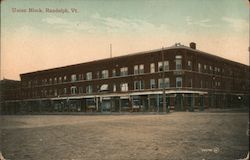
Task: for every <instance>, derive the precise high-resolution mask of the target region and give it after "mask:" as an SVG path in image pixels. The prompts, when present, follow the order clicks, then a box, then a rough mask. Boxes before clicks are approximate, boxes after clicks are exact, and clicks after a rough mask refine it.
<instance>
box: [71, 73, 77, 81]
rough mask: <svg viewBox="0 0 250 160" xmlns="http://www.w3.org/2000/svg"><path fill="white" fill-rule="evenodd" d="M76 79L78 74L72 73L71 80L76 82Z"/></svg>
mask: <svg viewBox="0 0 250 160" xmlns="http://www.w3.org/2000/svg"><path fill="white" fill-rule="evenodd" d="M75 81H76V74H72V75H71V82H75Z"/></svg>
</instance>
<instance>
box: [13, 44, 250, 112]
mask: <svg viewBox="0 0 250 160" xmlns="http://www.w3.org/2000/svg"><path fill="white" fill-rule="evenodd" d="M20 77H21V95H20V96H21V99H20V100H19V101H18V102H16V101H15V103H16V105H17V106H19V110H18V111H19V112H132V111H137V112H166V111H168V110H169V109H173V110H189V111H193V110H194V109H199V110H204V109H205V108H216V107H220V108H222V107H223V108H224V107H243V106H248V104H249V92H248V90H249V66H247V65H244V64H240V63H237V62H233V61H230V60H227V59H224V58H221V57H218V56H215V55H211V54H208V53H206V52H202V51H199V50H197V49H196V44H195V43H193V42H192V43H190V47H187V46H183V45H181V44H178V43H177V44H175V45H174V46H171V47H167V48H162V49H156V50H151V51H145V52H140V53H135V54H129V55H125V56H119V57H114V58H107V59H102V60H96V61H91V62H86V63H81V64H75V65H70V66H65V67H59V68H53V69H48V70H42V71H36V72H31V73H25V74H21V75H20ZM163 97H165V99H164V98H163Z"/></svg>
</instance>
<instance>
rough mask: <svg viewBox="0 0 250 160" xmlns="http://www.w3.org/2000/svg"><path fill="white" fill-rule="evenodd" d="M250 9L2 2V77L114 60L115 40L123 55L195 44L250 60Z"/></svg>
mask: <svg viewBox="0 0 250 160" xmlns="http://www.w3.org/2000/svg"><path fill="white" fill-rule="evenodd" d="M29 9H36V10H39V9H40V11H42V12H32V11H31V10H30V11H29ZM48 9H49V10H56V9H57V10H60V9H61V11H62V9H63V10H67V12H59V11H58V12H49V11H48ZM249 9H250V5H249V2H248V0H209V1H208V0H127V1H123V0H71V1H67V0H2V1H1V75H0V78H1V79H3V78H5V79H15V80H19V79H20V77H19V75H20V74H22V73H27V72H32V71H37V70H43V69H49V68H54V67H61V66H65V65H71V64H76V63H82V62H88V61H91V60H97V59H103V58H108V57H110V44H112V56H113V57H115V56H120V55H125V54H130V53H135V52H140V51H147V50H152V49H158V48H162V47H169V46H172V45H173V44H175V43H181V44H183V45H186V46H188V45H189V43H190V42H195V43H196V44H197V49H199V50H201V51H204V52H208V53H211V54H214V55H217V56H220V57H224V58H227V59H230V60H234V61H237V62H240V63H243V64H247V65H249V51H248V50H249Z"/></svg>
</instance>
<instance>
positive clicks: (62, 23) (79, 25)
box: [42, 16, 96, 32]
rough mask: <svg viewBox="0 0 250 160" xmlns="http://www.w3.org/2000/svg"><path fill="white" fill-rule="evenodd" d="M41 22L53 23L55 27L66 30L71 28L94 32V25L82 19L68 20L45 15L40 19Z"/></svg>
mask: <svg viewBox="0 0 250 160" xmlns="http://www.w3.org/2000/svg"><path fill="white" fill-rule="evenodd" d="M42 21H43V22H45V23H47V24H50V25H53V26H54V28H56V29H66V30H67V31H72V30H83V31H87V32H94V31H95V29H96V27H95V26H94V25H92V24H90V23H86V22H82V21H70V20H67V19H64V18H60V17H55V16H52V17H47V18H44V19H42Z"/></svg>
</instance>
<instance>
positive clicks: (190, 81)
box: [188, 78, 193, 87]
mask: <svg viewBox="0 0 250 160" xmlns="http://www.w3.org/2000/svg"><path fill="white" fill-rule="evenodd" d="M192 86H193V80H192V78H190V79H188V87H192Z"/></svg>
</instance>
